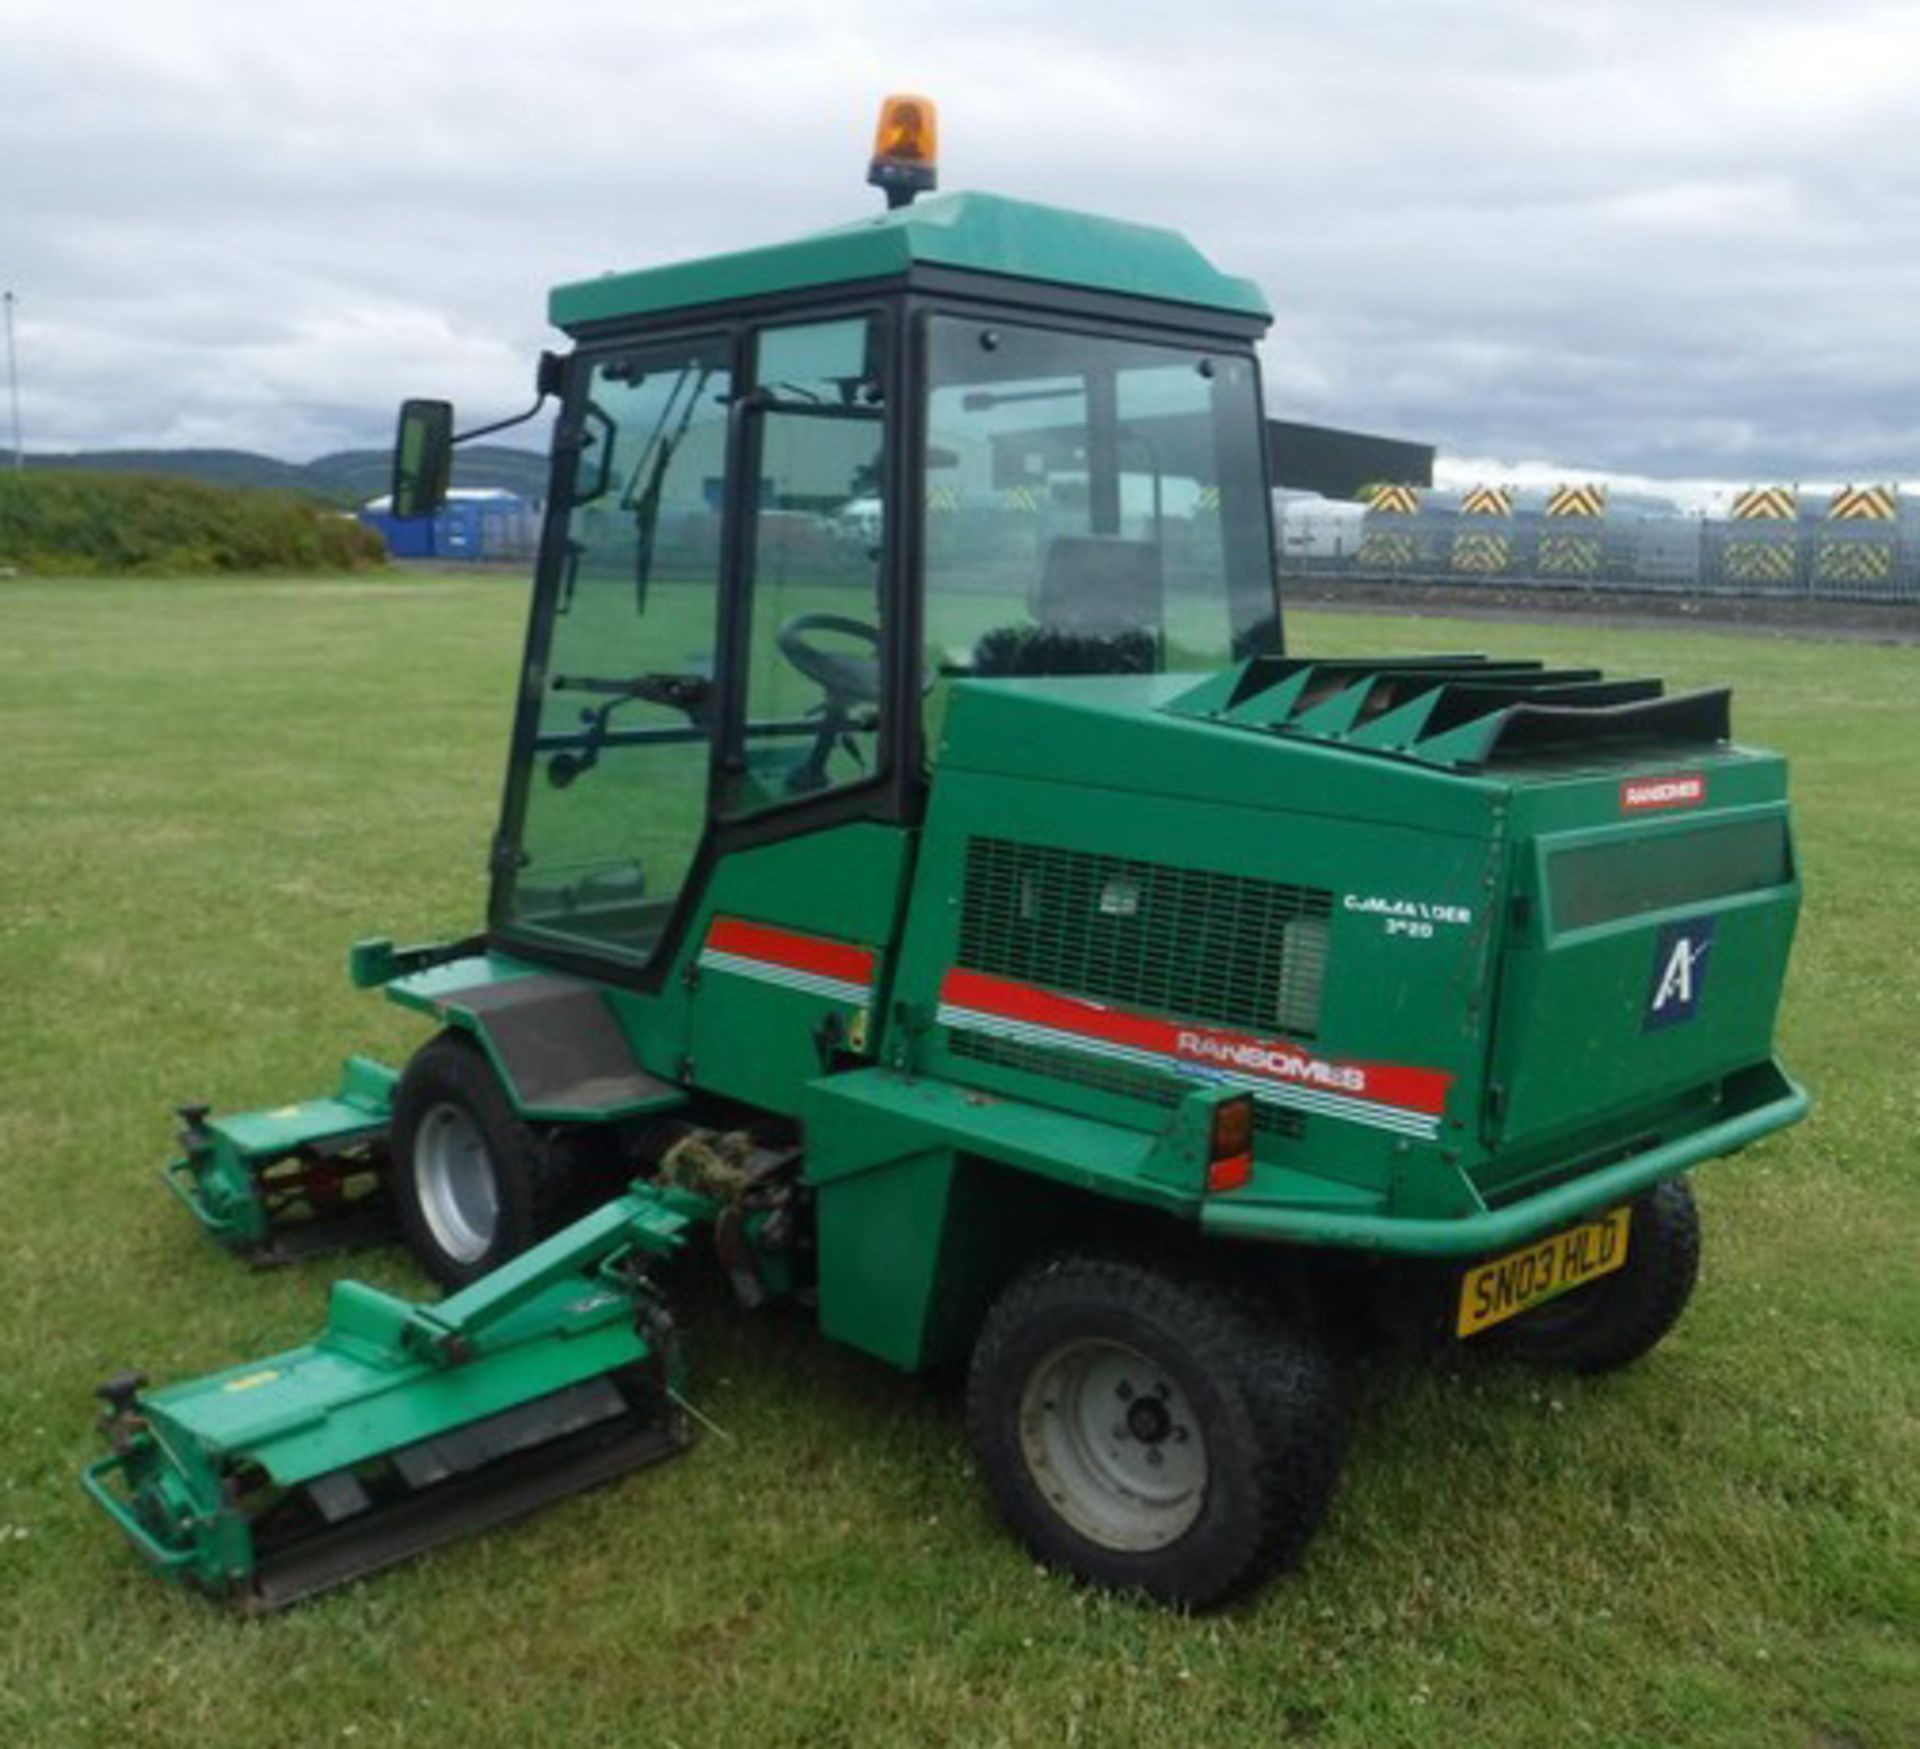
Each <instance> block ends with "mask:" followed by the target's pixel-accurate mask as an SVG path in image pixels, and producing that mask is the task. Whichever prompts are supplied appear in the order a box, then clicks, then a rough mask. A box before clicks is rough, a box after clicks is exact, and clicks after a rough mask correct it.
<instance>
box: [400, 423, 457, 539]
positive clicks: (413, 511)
mask: <svg viewBox="0 0 1920 1749" xmlns="http://www.w3.org/2000/svg"><path fill="white" fill-rule="evenodd" d="M452 475H453V403H452V402H451V401H404V402H402V403H401V406H400V429H399V430H398V431H397V432H396V433H395V434H394V440H393V514H394V515H395V516H396V517H412V516H431V515H433V513H434V512H435V511H436V510H438V509H439V508H440V507H441V505H443V504H444V503H446V501H447V484H448V482H449V480H450V479H451V478H452Z"/></svg>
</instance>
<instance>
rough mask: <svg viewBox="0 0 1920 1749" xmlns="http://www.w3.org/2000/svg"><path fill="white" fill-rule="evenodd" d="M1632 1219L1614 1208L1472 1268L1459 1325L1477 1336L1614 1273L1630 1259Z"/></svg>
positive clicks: (1630, 1212) (1464, 1288) (1464, 1286)
mask: <svg viewBox="0 0 1920 1749" xmlns="http://www.w3.org/2000/svg"><path fill="white" fill-rule="evenodd" d="M1632 1217H1633V1210H1632V1209H1623V1208H1622V1209H1615V1210H1614V1211H1613V1212H1612V1213H1611V1214H1606V1215H1602V1216H1601V1217H1600V1219H1599V1220H1597V1221H1588V1222H1586V1223H1584V1224H1583V1225H1581V1226H1578V1227H1569V1228H1568V1229H1567V1231H1566V1232H1564V1233H1555V1234H1554V1235H1553V1237H1552V1238H1550V1239H1541V1240H1539V1241H1537V1242H1536V1243H1534V1244H1532V1245H1527V1246H1524V1247H1522V1248H1521V1249H1520V1250H1518V1251H1509V1252H1508V1253H1507V1254H1506V1256H1504V1257H1496V1258H1495V1259H1494V1260H1493V1261H1492V1262H1491V1263H1481V1264H1477V1265H1476V1266H1475V1267H1474V1268H1472V1269H1469V1270H1468V1271H1467V1273H1466V1277H1465V1279H1464V1280H1463V1281H1462V1282H1461V1283H1460V1317H1459V1321H1458V1323H1457V1325H1456V1326H1455V1328H1456V1329H1457V1330H1458V1332H1459V1334H1460V1335H1462V1336H1472V1335H1475V1334H1477V1333H1478V1332H1479V1331H1482V1330H1486V1329H1490V1328H1491V1327H1492V1326H1493V1325H1495V1324H1501V1323H1504V1322H1505V1321H1506V1320H1507V1319H1508V1318H1515V1317H1518V1316H1519V1315H1520V1314H1521V1313H1522V1312H1524V1311H1526V1310H1528V1309H1529V1308H1530V1307H1533V1306H1537V1305H1539V1304H1540V1303H1541V1302H1542V1301H1543V1300H1550V1299H1552V1298H1553V1297H1554V1295H1556V1294H1563V1293H1565V1292H1566V1291H1567V1290H1568V1289H1569V1288H1576V1287H1579V1286H1580V1285H1581V1284H1582V1283H1583V1282H1589V1281H1596V1280H1598V1279H1599V1278H1600V1277H1601V1276H1603V1275H1611V1274H1612V1273H1613V1272H1614V1271H1615V1270H1616V1269H1618V1268H1620V1267H1621V1266H1622V1265H1623V1264H1624V1263H1625V1262H1626V1261H1627V1223H1628V1221H1630V1220H1631V1219H1632Z"/></svg>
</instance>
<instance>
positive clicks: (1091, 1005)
mask: <svg viewBox="0 0 1920 1749" xmlns="http://www.w3.org/2000/svg"><path fill="white" fill-rule="evenodd" d="M940 1000H941V1001H942V1002H943V1003H951V1004H952V1005H953V1006H954V1007H956V1008H970V1009H973V1010H974V1011H975V1012H977V1013H980V1014H990V1015H995V1016H997V1017H999V1018H1000V1019H1002V1020H1017V1021H1021V1022H1024V1023H1025V1024H1026V1025H1028V1026H1044V1027H1047V1028H1049V1029H1050V1030H1052V1031H1055V1032H1068V1033H1077V1034H1079V1035H1080V1036H1081V1037H1082V1038H1090V1039H1099V1040H1101V1041H1102V1042H1104V1043H1106V1044H1113V1045H1124V1046H1126V1047H1127V1048H1128V1049H1130V1050H1136V1051H1150V1052H1152V1053H1153V1054H1154V1055H1155V1056H1161V1057H1167V1058H1170V1059H1172V1060H1173V1061H1175V1062H1180V1063H1194V1064H1198V1065H1200V1066H1202V1067H1206V1068H1218V1069H1233V1070H1236V1071H1238V1072H1239V1073H1240V1074H1243V1075H1254V1076H1257V1077H1259V1078H1260V1079H1261V1080H1266V1081H1273V1082H1275V1083H1277V1084H1279V1085H1282V1086H1288V1087H1304V1088H1311V1089H1313V1090H1315V1091H1317V1092H1321V1093H1331V1094H1335V1095H1338V1096H1339V1097H1340V1098H1343V1099H1361V1100H1365V1101H1367V1102H1368V1103H1369V1104H1372V1105H1380V1106H1387V1107H1391V1108H1392V1109H1393V1110H1396V1111H1412V1112H1419V1113H1420V1114H1421V1115H1422V1116H1425V1117H1439V1116H1440V1115H1441V1114H1442V1113H1443V1112H1444V1111H1445V1110H1446V1105H1447V1088H1448V1087H1449V1086H1450V1085H1451V1084H1452V1081H1453V1077H1452V1076H1451V1075H1449V1074H1446V1073H1444V1072H1442V1071H1441V1070H1438V1069H1416V1068H1411V1067H1409V1066H1407V1065H1405V1064H1401V1063H1353V1062H1342V1061H1336V1060H1334V1059H1331V1058H1327V1057H1316V1056H1314V1055H1312V1054H1311V1053H1310V1052H1307V1051H1303V1050H1302V1049H1301V1048H1300V1047H1299V1046H1298V1045H1291V1044H1287V1043H1285V1042H1284V1041H1282V1040H1279V1039H1264V1038H1253V1037H1251V1036H1249V1035H1248V1034H1245V1033H1238V1032H1226V1031H1223V1030H1222V1029H1220V1028H1219V1027H1213V1026H1201V1025H1197V1024H1194V1023H1191V1022H1187V1021H1176V1020H1160V1019H1156V1018H1155V1017H1154V1016H1152V1015H1149V1014H1135V1013H1133V1012H1131V1011H1130V1010H1128V1009H1125V1008H1109V1007H1107V1006H1106V1005H1105V1004H1104V1003H1100V1002H1089V1001H1087V1000H1086V999H1085V998H1083V997H1079V996H1062V995H1059V994H1058V993H1057V992H1055V991H1052V990H1041V989H1037V988H1035V987H1034V986H1033V985H1032V984H1017V983H1014V982H1013V981H1012V980H1011V979H1008V978H995V977H991V976H989V975H988V974H987V973H984V972H967V971H961V970H959V969H958V968H956V969H954V970H953V971H950V972H948V973H947V975H946V977H945V979H944V980H942V982H941V985H940Z"/></svg>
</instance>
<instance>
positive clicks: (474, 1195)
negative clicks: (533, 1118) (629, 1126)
mask: <svg viewBox="0 0 1920 1749" xmlns="http://www.w3.org/2000/svg"><path fill="white" fill-rule="evenodd" d="M392 1159H393V1180H394V1183H393V1200H394V1205H395V1207H396V1209H397V1210H398V1212H399V1218H400V1227H401V1231H402V1233H403V1234H404V1235H405V1237H406V1241H407V1244H408V1247H409V1248H410V1249H411V1250H412V1252H413V1254H414V1256H415V1257H416V1258H418V1259H419V1261H420V1266H421V1268H423V1269H424V1270H426V1272H427V1273H428V1274H429V1275H430V1276H432V1277H433V1278H434V1280H435V1281H437V1282H439V1283H440V1284H441V1285H442V1286H444V1287H449V1288H458V1287H464V1286H466V1284H467V1283H468V1282H470V1281H474V1280H477V1279H478V1278H479V1277H480V1276H482V1275H485V1274H486V1273H487V1271H488V1270H490V1269H496V1268H498V1267H499V1266H500V1265H501V1264H502V1263H504V1262H506V1261H507V1259H508V1258H510V1257H512V1256H515V1255H516V1254H517V1253H519V1252H521V1251H524V1250H525V1249H526V1248H527V1247H528V1246H529V1245H531V1244H533V1243H534V1241H535V1240H537V1239H541V1238H544V1237H545V1236H546V1235H547V1234H548V1233H549V1232H551V1231H552V1230H553V1228H554V1227H555V1226H556V1225H557V1224H558V1219H559V1215H560V1213H561V1210H562V1206H563V1202H564V1197H565V1193H566V1188H567V1180H568V1174H567V1171H566V1168H565V1165H564V1163H563V1162H562V1160H561V1159H560V1158H559V1156H558V1154H557V1152H556V1151H555V1150H552V1149H550V1148H548V1147H547V1146H546V1145H545V1144H544V1142H543V1140H542V1138H540V1137H538V1136H536V1135H534V1133H533V1132H532V1131H531V1130H529V1129H528V1128H527V1126H526V1125H525V1124H524V1123H522V1122H521V1121H520V1119H519V1117H518V1116H517V1115H516V1114H515V1112H514V1109H513V1105H512V1102H511V1101H510V1100H509V1099H508V1098H507V1095H506V1092H505V1090H504V1089H503V1088H502V1087H501V1085H500V1082H499V1078H498V1077H497V1076H496V1075H495V1074H494V1072H493V1069H492V1067H491V1065H489V1064H488V1062H487V1060H486V1058H485V1057H484V1056H483V1055H482V1054H481V1052H480V1050H479V1048H478V1047H477V1046H476V1045H475V1044H474V1043H473V1042H472V1041H471V1040H469V1039H468V1038H467V1037H466V1036H465V1035H464V1034H461V1033H456V1032H444V1033H442V1034H441V1035H440V1036H439V1037H438V1038H436V1039H433V1040H431V1041H430V1042H429V1043H428V1044H426V1045H424V1046H423V1047H422V1048H421V1049H420V1050H419V1051H417V1052H416V1053H415V1054H414V1057H413V1060H412V1061H411V1062H409V1063H408V1064H407V1067H406V1070H405V1072H404V1073H403V1074H402V1075H401V1077H400V1084H399V1086H398V1087H397V1088H396V1089H395V1090H394V1097H393V1129H392Z"/></svg>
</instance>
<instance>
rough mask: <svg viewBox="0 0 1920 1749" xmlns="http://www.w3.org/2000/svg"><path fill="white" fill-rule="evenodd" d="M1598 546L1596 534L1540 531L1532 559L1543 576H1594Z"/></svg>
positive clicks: (1598, 557)
mask: <svg viewBox="0 0 1920 1749" xmlns="http://www.w3.org/2000/svg"><path fill="white" fill-rule="evenodd" d="M1600 550H1601V549H1600V537H1599V536H1598V535H1597V534H1543V535H1542V536H1541V537H1540V550H1539V554H1538V556H1537V558H1536V559H1535V561H1534V562H1535V565H1536V567H1537V569H1538V570H1539V572H1540V575H1541V576H1543V577H1597V576H1598V575H1599V574H1600Z"/></svg>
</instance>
